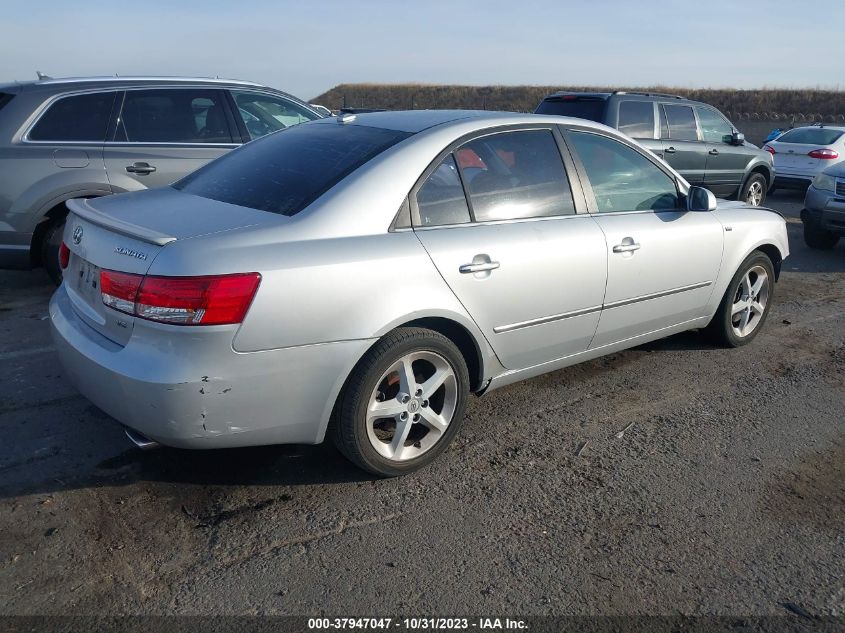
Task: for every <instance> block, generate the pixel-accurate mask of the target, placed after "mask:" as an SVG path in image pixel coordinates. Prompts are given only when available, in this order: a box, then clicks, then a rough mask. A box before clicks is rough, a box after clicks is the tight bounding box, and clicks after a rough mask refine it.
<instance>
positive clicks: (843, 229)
mask: <svg viewBox="0 0 845 633" xmlns="http://www.w3.org/2000/svg"><path fill="white" fill-rule="evenodd" d="M801 221H802V222H803V223H804V242H806V244H807V246H809V247H810V248H818V249H822V250H829V249H831V248H833V247H834V246H836V244H837V243H838V242H839V238H840V237H842V236H843V235H845V161H840V162H839V163H836V164H835V165H833V166H832V167H828V168H827V169H825V170H824V171H823V172H822V173H820V174H818V175H817V176H816V177H815V178H813V182H812V183H811V184H810V186H809V187H808V188H807V194H806V196H805V197H804V209H803V210H802V211H801Z"/></svg>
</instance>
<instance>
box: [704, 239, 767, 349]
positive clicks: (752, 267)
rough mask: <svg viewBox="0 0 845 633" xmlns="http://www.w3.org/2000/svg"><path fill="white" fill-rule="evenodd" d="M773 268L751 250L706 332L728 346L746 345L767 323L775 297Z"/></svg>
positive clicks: (762, 255) (762, 256)
mask: <svg viewBox="0 0 845 633" xmlns="http://www.w3.org/2000/svg"><path fill="white" fill-rule="evenodd" d="M774 284H775V269H774V266H773V265H772V260H770V259H769V258H768V257H767V256H766V254H765V253H762V252H760V251H754V252H753V253H751V254H750V255H749V256H748V257H746V258H745V261H744V262H742V264H741V265H740V267H739V268H738V269H737V271H736V274H735V275H734V277H733V279H732V280H731V283H730V284H729V285H728V289H727V290H726V291H725V295H724V296H723V297H722V302H721V303H720V304H719V308H718V309H717V310H716V314H715V315H713V320H712V321H710V324H709V325H708V326H707V333H708V334H709V335H710V337H711V338H712V339H713V340H714V341H715V342H717V343H720V344H722V345H725V346H727V347H741V346H742V345H747V344H748V343H750V342H751V341H753V340H754V338H755V337H756V336H757V334H759V333H760V330H762V329H763V324H764V323H765V322H766V317H767V316H768V315H769V309H770V308H771V307H772V299H773V298H774V289H775V288H774Z"/></svg>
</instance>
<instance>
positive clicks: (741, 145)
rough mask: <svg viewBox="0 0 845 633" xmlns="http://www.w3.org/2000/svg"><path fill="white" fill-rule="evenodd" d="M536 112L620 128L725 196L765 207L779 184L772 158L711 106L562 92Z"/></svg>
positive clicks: (658, 97)
mask: <svg viewBox="0 0 845 633" xmlns="http://www.w3.org/2000/svg"><path fill="white" fill-rule="evenodd" d="M536 113H537V114H555V115H563V116H574V117H579V118H582V119H589V120H591V121H598V122H599V123H604V124H606V125H609V126H611V127H614V128H616V129H618V130H619V131H620V132H624V133H625V134H627V135H628V136H630V137H631V138H633V139H636V140H637V141H638V142H639V143H640V144H641V145H643V146H644V147H647V148H648V149H650V150H651V151H652V152H654V153H655V154H657V155H658V156H659V157H660V158H662V159H664V160H665V161H666V162H667V163H669V165H670V166H672V167H673V168H674V169H675V170H677V171H678V173H680V174H681V175H682V176H683V177H684V178H685V179H686V181H687V182H689V183H690V184H691V185H695V186H700V187H706V188H707V189H709V190H710V191H712V192H713V193H714V194H716V195H717V196H719V197H730V198H738V199H739V200H743V201H744V202H746V203H748V204H751V205H754V206H759V205H761V204H763V202H764V201H765V200H766V192H767V191H768V190H769V187H770V186H771V185H772V182H773V180H774V176H775V167H774V164H773V161H772V157H771V156H767V155H766V152H764V151H762V150H761V149H760V148H758V147H757V146H756V145H753V144H751V143H749V142H747V141H746V140H745V136H744V135H743V134H742V133H740V132H738V131H737V129H736V127H735V126H734V125H733V123H731V122H730V121H729V120H728V119H727V118H726V117H725V116H724V115H723V114H722V113H721V112H719V111H718V110H717V109H716V108H714V107H713V106H710V105H707V104H706V103H699V102H697V101H690V100H689V99H684V98H682V97H678V96H675V95H666V94H659V93H647V92H601V93H582V92H557V93H555V94H552V95H549V96H548V97H546V98H545V99H543V101H542V102H541V103H540V105H539V106H537V110H536Z"/></svg>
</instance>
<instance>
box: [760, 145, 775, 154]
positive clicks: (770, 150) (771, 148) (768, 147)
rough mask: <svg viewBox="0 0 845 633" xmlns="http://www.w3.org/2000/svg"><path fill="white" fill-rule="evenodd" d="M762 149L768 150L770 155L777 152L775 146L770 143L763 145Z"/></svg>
mask: <svg viewBox="0 0 845 633" xmlns="http://www.w3.org/2000/svg"><path fill="white" fill-rule="evenodd" d="M763 149H764V150H766V151H767V152H769V154H771V155H772V156H774V155H775V154H777V152H776V151H775V148H774V147H772V146H771V145H763Z"/></svg>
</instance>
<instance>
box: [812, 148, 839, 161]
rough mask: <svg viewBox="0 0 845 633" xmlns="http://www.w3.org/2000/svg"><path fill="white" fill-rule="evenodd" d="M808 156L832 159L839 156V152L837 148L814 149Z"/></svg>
mask: <svg viewBox="0 0 845 633" xmlns="http://www.w3.org/2000/svg"><path fill="white" fill-rule="evenodd" d="M807 156H809V157H810V158H821V159H822V160H832V159H834V158H839V152H837V151H836V150H835V149H814V150H813V151H812V152H810V153H809V154H807Z"/></svg>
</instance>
